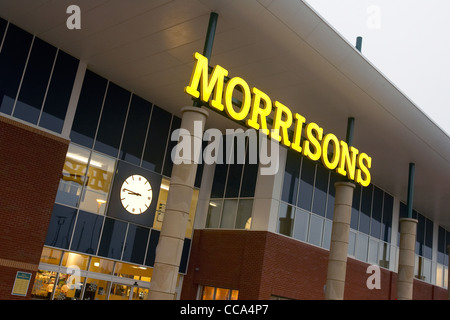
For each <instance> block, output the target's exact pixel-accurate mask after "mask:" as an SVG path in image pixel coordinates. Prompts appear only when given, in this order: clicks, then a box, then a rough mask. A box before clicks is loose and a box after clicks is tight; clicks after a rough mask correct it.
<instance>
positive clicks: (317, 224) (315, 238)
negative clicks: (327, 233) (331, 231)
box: [308, 214, 323, 247]
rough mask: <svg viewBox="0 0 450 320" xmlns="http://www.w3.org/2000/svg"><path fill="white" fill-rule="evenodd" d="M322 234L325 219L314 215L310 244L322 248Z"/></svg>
mask: <svg viewBox="0 0 450 320" xmlns="http://www.w3.org/2000/svg"><path fill="white" fill-rule="evenodd" d="M322 232H323V218H321V217H319V216H316V215H314V214H312V215H311V222H310V227H309V239H308V242H309V243H311V244H313V245H316V246H319V247H320V246H321V245H322Z"/></svg>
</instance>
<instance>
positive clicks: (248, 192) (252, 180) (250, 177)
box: [240, 157, 258, 197]
mask: <svg viewBox="0 0 450 320" xmlns="http://www.w3.org/2000/svg"><path fill="white" fill-rule="evenodd" d="M247 158H248V157H247ZM257 177H258V164H249V163H246V164H245V165H244V175H243V177H242V185H241V193H240V196H241V197H253V196H255V187H256V179H257Z"/></svg>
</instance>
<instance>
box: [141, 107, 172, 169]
mask: <svg viewBox="0 0 450 320" xmlns="http://www.w3.org/2000/svg"><path fill="white" fill-rule="evenodd" d="M171 119H172V115H171V114H170V113H169V112H167V111H165V110H163V109H161V108H159V107H157V106H155V105H154V106H153V111H152V116H151V120H150V128H149V130H148V134H147V141H146V144H145V151H144V158H143V161H142V166H143V167H144V168H147V169H149V170H152V171H155V172H158V173H160V172H161V170H162V165H163V161H164V151H165V150H166V145H167V138H168V135H169V129H170V121H171ZM169 139H170V137H169ZM168 157H170V154H168Z"/></svg>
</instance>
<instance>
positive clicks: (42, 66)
mask: <svg viewBox="0 0 450 320" xmlns="http://www.w3.org/2000/svg"><path fill="white" fill-rule="evenodd" d="M55 56H56V48H55V47H53V46H51V45H49V44H48V43H46V42H44V41H42V40H41V39H39V38H35V39H34V42H33V46H32V48H31V54H30V58H29V59H28V63H27V67H26V69H25V76H24V78H23V81H22V85H21V88H20V93H19V97H18V99H17V102H16V106H15V108H14V114H13V116H14V117H16V118H19V119H22V120H25V121H27V122H30V123H33V124H37V122H38V118H39V115H40V113H41V107H42V103H43V102H44V95H45V91H46V90H47V85H48V82H49V79H50V73H51V71H52V67H53V61H54V60H55Z"/></svg>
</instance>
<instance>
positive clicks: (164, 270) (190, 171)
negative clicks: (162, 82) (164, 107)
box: [149, 107, 208, 300]
mask: <svg viewBox="0 0 450 320" xmlns="http://www.w3.org/2000/svg"><path fill="white" fill-rule="evenodd" d="M182 113H183V116H182V120H181V127H180V129H186V130H187V131H186V130H182V131H180V138H179V141H183V140H181V139H186V141H190V142H191V146H192V147H194V146H197V147H198V146H199V147H200V152H201V146H202V136H203V130H204V124H205V121H206V118H207V117H208V112H207V111H206V110H204V109H201V108H198V107H184V108H183V109H182ZM194 124H196V125H197V126H196V127H195V128H194ZM199 124H201V127H200V128H199V127H198V125H199ZM188 139H190V140H188ZM192 149H194V148H192ZM192 149H191V150H192ZM200 154H201V153H200ZM191 155H193V153H192V152H191ZM183 160H184V161H183V163H181V164H175V163H174V165H173V169H172V176H171V181H170V188H169V193H168V195H167V203H166V211H165V213H164V221H163V224H162V228H161V234H160V237H159V243H158V246H157V248H156V257H155V265H154V268H153V275H152V279H151V283H150V290H149V300H173V299H174V298H175V288H176V283H177V278H178V270H179V266H180V260H181V254H182V250H183V244H184V238H185V233H186V225H187V221H188V217H189V209H190V206H191V201H192V193H193V188H194V182H195V175H196V172H197V163H195V161H194V158H193V157H189V158H184V159H183ZM195 160H198V159H195Z"/></svg>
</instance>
